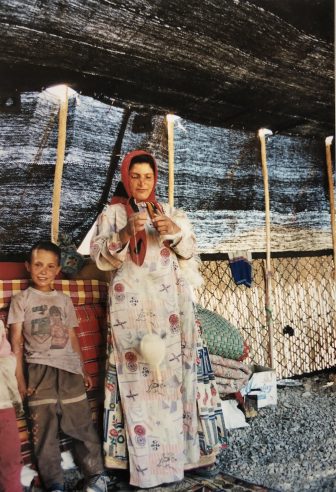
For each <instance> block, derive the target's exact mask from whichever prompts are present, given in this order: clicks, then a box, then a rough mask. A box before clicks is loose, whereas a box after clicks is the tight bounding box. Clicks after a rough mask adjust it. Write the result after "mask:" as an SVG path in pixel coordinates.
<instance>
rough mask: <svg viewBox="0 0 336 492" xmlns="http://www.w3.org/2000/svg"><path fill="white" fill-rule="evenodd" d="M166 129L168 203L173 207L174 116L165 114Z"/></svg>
mask: <svg viewBox="0 0 336 492" xmlns="http://www.w3.org/2000/svg"><path fill="white" fill-rule="evenodd" d="M167 128H168V202H169V205H170V206H171V207H173V206H174V115H173V114H167Z"/></svg>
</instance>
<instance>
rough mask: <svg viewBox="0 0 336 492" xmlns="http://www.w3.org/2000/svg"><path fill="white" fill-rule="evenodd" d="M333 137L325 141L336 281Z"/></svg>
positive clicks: (335, 277) (335, 276)
mask: <svg viewBox="0 0 336 492" xmlns="http://www.w3.org/2000/svg"><path fill="white" fill-rule="evenodd" d="M332 141H333V137H327V138H326V139H325V147H326V162H327V173H328V186H329V202H330V222H331V235H332V247H333V259H334V272H333V275H334V279H336V222H335V194H334V193H335V192H334V182H333V171H332V160H331V144H332Z"/></svg>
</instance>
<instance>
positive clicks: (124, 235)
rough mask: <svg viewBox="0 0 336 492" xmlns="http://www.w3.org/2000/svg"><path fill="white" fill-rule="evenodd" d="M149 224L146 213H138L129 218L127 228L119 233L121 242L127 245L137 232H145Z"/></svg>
mask: <svg viewBox="0 0 336 492" xmlns="http://www.w3.org/2000/svg"><path fill="white" fill-rule="evenodd" d="M146 222H147V213H146V212H137V213H135V214H132V215H130V216H129V217H128V220H127V224H126V226H125V227H124V228H123V229H121V231H120V232H119V236H120V241H121V242H122V244H126V243H127V242H128V241H129V240H130V239H131V237H134V236H135V235H136V233H137V232H140V231H143V230H144V228H145V224H146Z"/></svg>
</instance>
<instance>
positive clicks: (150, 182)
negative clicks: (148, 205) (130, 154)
mask: <svg viewBox="0 0 336 492" xmlns="http://www.w3.org/2000/svg"><path fill="white" fill-rule="evenodd" d="M153 186H154V171H153V169H152V168H151V166H150V165H149V164H148V163H147V162H141V163H139V164H133V166H132V167H131V169H130V171H129V187H130V192H131V195H132V196H133V197H134V198H135V200H136V201H137V202H145V201H146V200H147V198H148V197H149V195H150V194H151V192H152V189H153Z"/></svg>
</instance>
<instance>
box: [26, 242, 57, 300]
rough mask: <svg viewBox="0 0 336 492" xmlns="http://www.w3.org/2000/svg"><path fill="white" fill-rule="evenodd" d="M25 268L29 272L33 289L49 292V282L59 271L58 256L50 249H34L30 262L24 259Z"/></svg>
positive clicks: (50, 282)
mask: <svg viewBox="0 0 336 492" xmlns="http://www.w3.org/2000/svg"><path fill="white" fill-rule="evenodd" d="M26 268H27V270H28V272H30V276H31V279H32V282H33V284H34V287H35V289H37V290H41V291H43V292H49V291H50V290H52V289H51V284H52V282H53V281H54V280H55V277H56V275H57V274H58V273H59V271H60V269H61V266H60V265H59V264H58V257H57V255H55V253H53V252H52V251H46V250H44V249H36V250H34V251H33V252H32V258H31V262H30V263H28V261H26Z"/></svg>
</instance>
